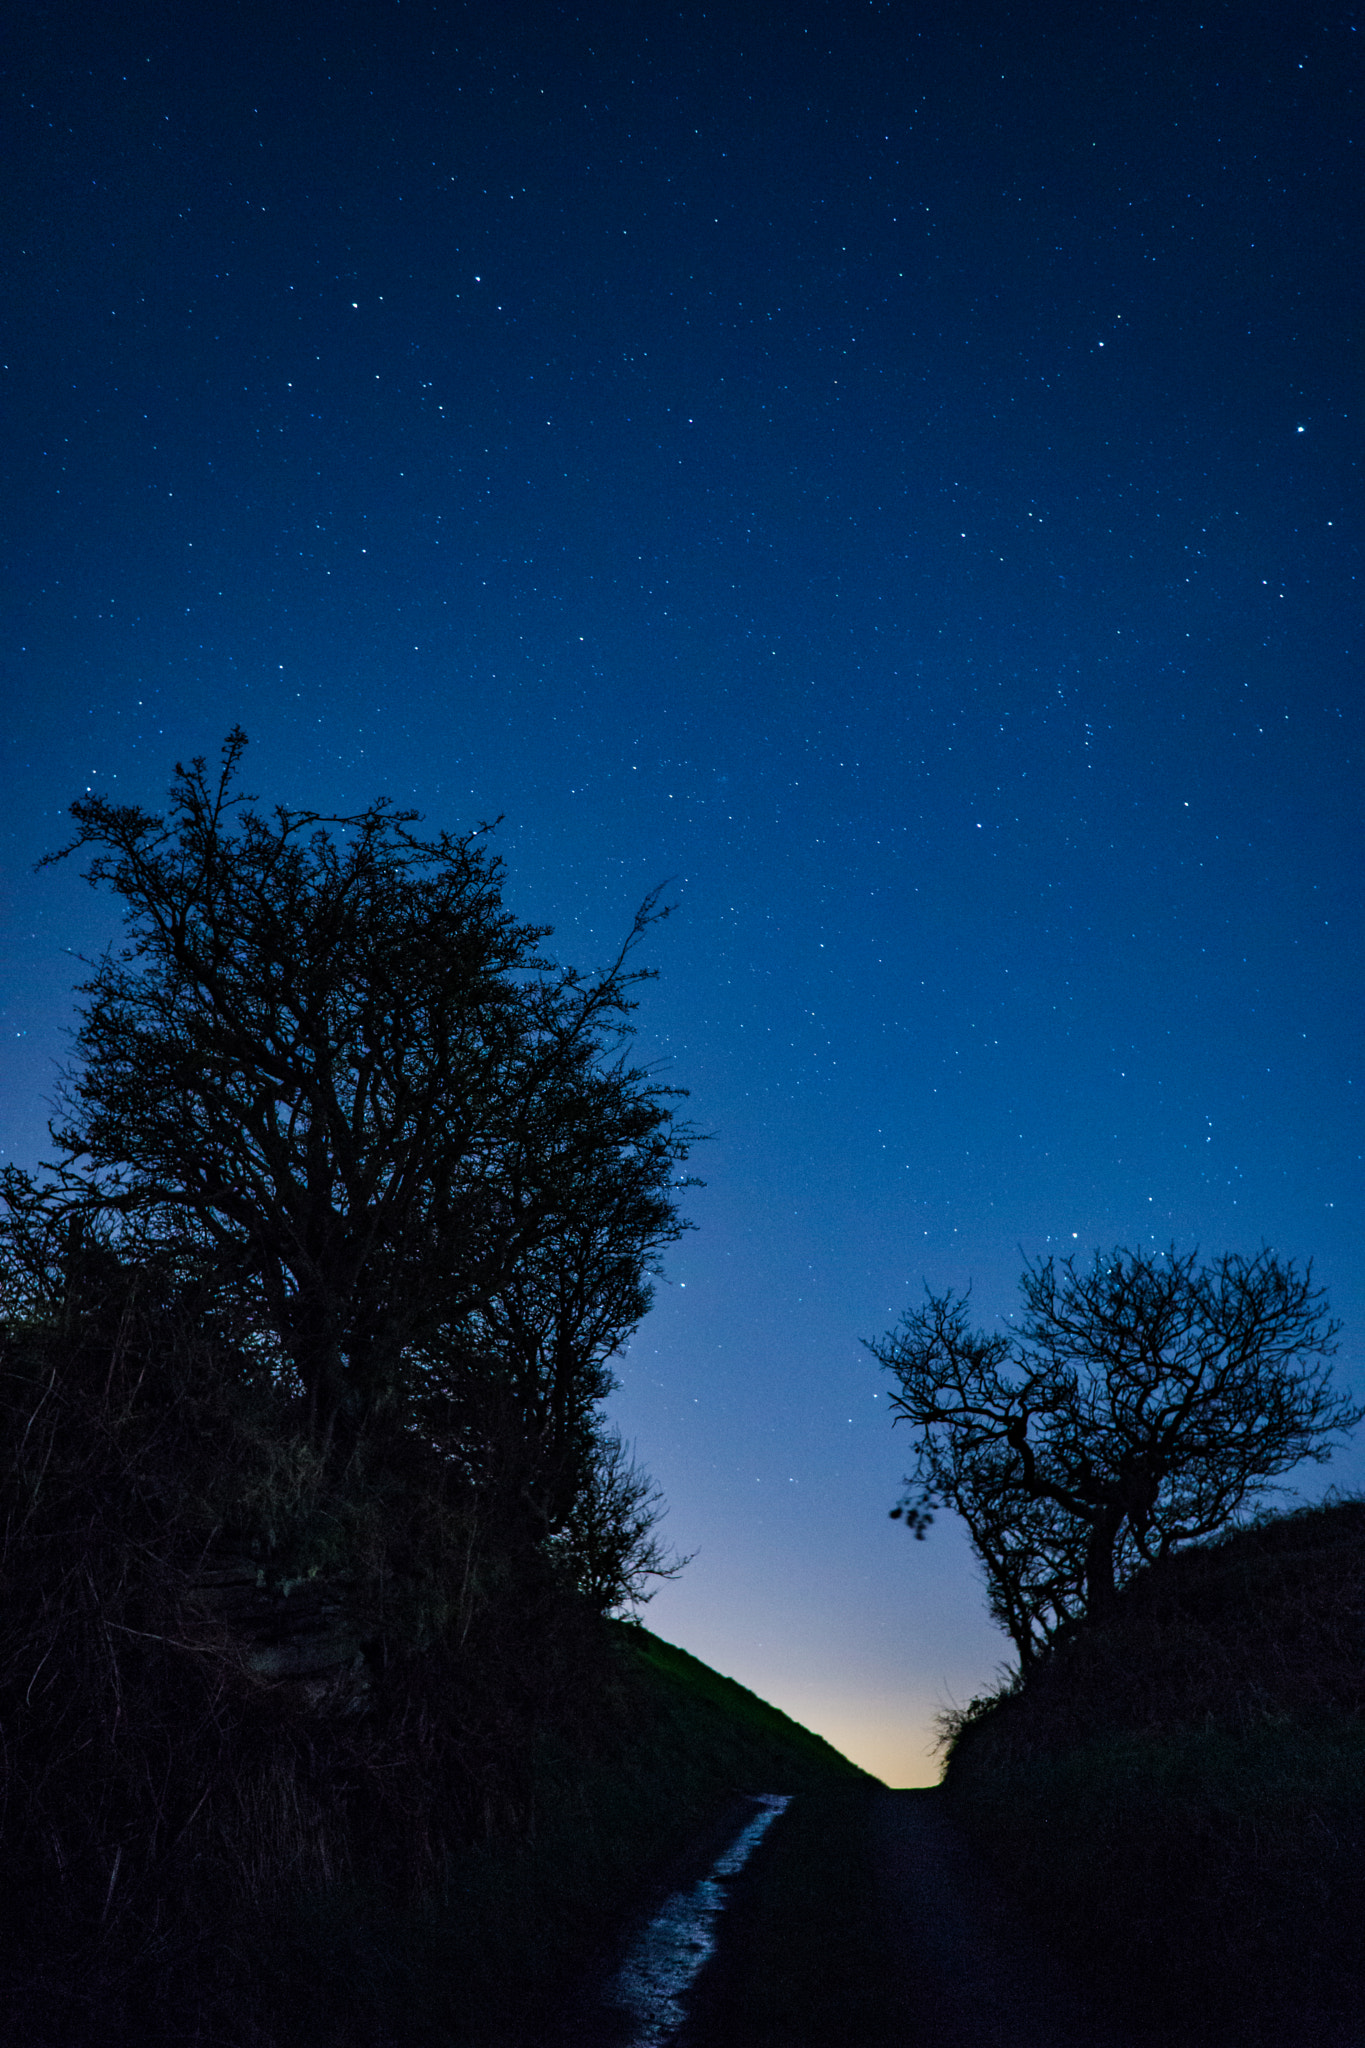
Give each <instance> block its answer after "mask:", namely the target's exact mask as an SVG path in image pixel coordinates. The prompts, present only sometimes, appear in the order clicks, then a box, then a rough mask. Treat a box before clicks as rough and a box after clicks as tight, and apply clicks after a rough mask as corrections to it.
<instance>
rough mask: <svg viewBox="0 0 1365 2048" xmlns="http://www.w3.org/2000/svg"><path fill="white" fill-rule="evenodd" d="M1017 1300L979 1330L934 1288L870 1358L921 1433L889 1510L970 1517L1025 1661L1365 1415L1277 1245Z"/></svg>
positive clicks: (1109, 1269)
mask: <svg viewBox="0 0 1365 2048" xmlns="http://www.w3.org/2000/svg"><path fill="white" fill-rule="evenodd" d="M1020 1287H1021V1291H1022V1293H1023V1297H1024V1303H1025V1313H1024V1316H1023V1318H1022V1320H1021V1322H1020V1324H1019V1326H1018V1328H1017V1329H1014V1330H1011V1331H1009V1332H1008V1333H1006V1332H1004V1331H999V1332H996V1333H995V1334H993V1335H987V1334H985V1333H983V1332H980V1331H974V1330H972V1329H971V1328H970V1327H969V1325H968V1321H967V1297H966V1296H960V1295H954V1294H953V1293H951V1292H948V1293H944V1294H937V1295H936V1294H934V1293H933V1292H932V1291H931V1290H930V1289H928V1288H927V1287H926V1290H925V1297H926V1298H925V1305H924V1307H923V1308H920V1309H916V1310H913V1311H911V1312H910V1313H909V1314H907V1315H906V1316H905V1318H904V1320H903V1321H902V1323H901V1324H900V1326H899V1328H898V1329H896V1330H895V1331H892V1332H890V1333H889V1334H888V1335H887V1336H886V1337H885V1338H883V1339H882V1340H881V1341H880V1342H879V1343H873V1344H869V1346H868V1349H869V1350H870V1351H871V1352H872V1353H873V1355H874V1356H875V1357H876V1358H878V1359H879V1360H880V1361H881V1363H882V1364H883V1365H884V1366H885V1367H886V1368H887V1370H888V1371H889V1372H890V1373H891V1374H892V1375H893V1377H894V1378H895V1380H896V1382H897V1388H898V1391H897V1392H896V1393H895V1394H893V1395H892V1397H891V1405H892V1408H893V1410H894V1411H895V1419H896V1420H897V1421H900V1420H904V1421H907V1422H909V1423H910V1424H911V1425H912V1427H913V1428H914V1429H915V1431H916V1433H917V1438H918V1445H917V1450H918V1455H917V1460H916V1464H915V1468H914V1470H913V1472H912V1473H911V1474H910V1476H909V1478H908V1480H907V1482H906V1483H907V1487H908V1488H909V1489H910V1491H908V1492H907V1494H906V1496H905V1498H904V1499H903V1501H902V1502H901V1505H900V1506H899V1507H898V1508H896V1509H893V1511H892V1512H893V1514H894V1515H896V1516H902V1515H903V1516H904V1517H905V1518H906V1519H907V1521H908V1523H909V1525H910V1527H911V1529H912V1530H913V1532H914V1533H915V1534H916V1535H923V1533H924V1531H925V1529H926V1528H927V1527H928V1526H929V1523H930V1522H931V1521H932V1519H933V1510H934V1509H935V1508H936V1507H939V1506H944V1507H949V1508H952V1509H953V1510H954V1511H955V1512H956V1513H958V1514H959V1515H961V1516H962V1519H963V1520H964V1522H965V1523H966V1525H967V1528H968V1531H969V1532H970V1535H971V1538H972V1543H973V1546H974V1548H975V1550H976V1553H977V1556H978V1557H979V1558H980V1560H981V1563H982V1565H983V1566H984V1568H985V1573H986V1579H987V1584H988V1587H989V1592H990V1600H991V1610H992V1613H993V1614H994V1615H995V1617H996V1619H997V1620H998V1621H999V1622H1000V1623H1001V1625H1002V1626H1003V1627H1004V1628H1006V1629H1007V1630H1008V1632H1009V1634H1010V1636H1011V1638H1012V1639H1013V1641H1014V1644H1015V1647H1016V1649H1017V1650H1018V1652H1019V1658H1020V1663H1021V1666H1023V1667H1026V1666H1028V1665H1029V1664H1030V1663H1032V1662H1033V1661H1034V1659H1035V1658H1036V1657H1037V1655H1038V1653H1039V1651H1040V1650H1041V1649H1042V1648H1043V1647H1045V1645H1046V1644H1047V1642H1048V1641H1049V1640H1051V1638H1052V1636H1053V1635H1055V1633H1056V1631H1057V1630H1058V1629H1059V1628H1061V1627H1062V1626H1064V1625H1065V1624H1066V1623H1068V1622H1072V1621H1076V1620H1078V1619H1080V1618H1082V1617H1090V1618H1095V1617H1099V1616H1103V1615H1104V1614H1105V1613H1106V1612H1108V1610H1109V1609H1110V1608H1111V1607H1112V1605H1113V1602H1114V1599H1115V1595H1116V1592H1117V1589H1118V1587H1119V1586H1120V1585H1121V1584H1122V1582H1123V1581H1124V1580H1125V1579H1126V1578H1127V1577H1128V1576H1130V1575H1131V1573H1132V1572H1133V1571H1134V1570H1135V1569H1136V1568H1137V1566H1138V1565H1139V1564H1141V1563H1143V1562H1150V1561H1151V1560H1153V1559H1155V1558H1158V1557H1161V1556H1164V1555H1165V1554H1166V1553H1167V1552H1169V1551H1171V1550H1174V1549H1177V1548H1179V1547H1181V1546H1182V1545H1184V1544H1188V1543H1193V1542H1196V1541H1198V1540H1199V1539H1200V1538H1204V1537H1209V1536H1212V1535H1215V1534H1216V1533H1217V1532H1218V1531H1220V1530H1222V1529H1224V1528H1225V1527H1226V1526H1227V1525H1228V1524H1229V1523H1230V1522H1231V1521H1232V1520H1233V1519H1234V1518H1235V1517H1236V1516H1237V1515H1238V1514H1239V1513H1240V1512H1241V1511H1242V1510H1243V1509H1244V1508H1246V1507H1247V1506H1248V1505H1249V1504H1252V1503H1254V1502H1256V1501H1257V1500H1259V1499H1261V1498H1262V1497H1263V1496H1264V1494H1265V1492H1266V1490H1267V1483H1268V1482H1269V1481H1270V1480H1272V1479H1273V1478H1275V1477H1276V1476H1277V1475H1279V1474H1281V1473H1284V1472H1287V1471H1289V1470H1290V1469H1291V1468H1292V1467H1294V1466H1296V1465H1298V1464H1300V1463H1302V1462H1303V1461H1304V1460H1307V1459H1312V1460H1315V1461H1317V1462H1321V1461H1323V1460H1324V1459H1326V1458H1328V1457H1329V1456H1330V1455H1331V1447H1330V1444H1329V1441H1328V1439H1329V1438H1331V1437H1334V1436H1336V1435H1337V1434H1338V1433H1339V1432H1341V1431H1344V1430H1348V1429H1352V1428H1354V1426H1355V1425H1356V1423H1357V1422H1359V1421H1360V1420H1361V1418H1362V1416H1365V1407H1358V1406H1356V1405H1355V1404H1354V1403H1352V1402H1351V1401H1349V1400H1348V1399H1346V1398H1345V1397H1344V1396H1343V1395H1340V1394H1337V1393H1336V1392H1334V1391H1333V1389H1332V1387H1331V1385H1330V1367H1329V1366H1328V1364H1327V1363H1326V1361H1327V1360H1328V1359H1329V1358H1330V1357H1331V1355H1332V1354H1333V1352H1334V1351H1335V1349H1336V1345H1335V1341H1334V1340H1335V1337H1336V1334H1337V1331H1338V1328H1339V1325H1337V1324H1335V1323H1333V1322H1332V1321H1331V1319H1330V1316H1329V1313H1328V1309H1327V1304H1326V1300H1325V1297H1324V1295H1323V1293H1322V1291H1321V1289H1315V1288H1314V1287H1313V1285H1312V1267H1311V1265H1309V1266H1308V1267H1307V1268H1306V1269H1305V1270H1304V1271H1302V1272H1300V1271H1299V1270H1298V1269H1297V1268H1296V1266H1295V1265H1294V1263H1293V1261H1292V1260H1289V1261H1282V1260H1280V1259H1279V1258H1278V1257H1276V1255H1275V1254H1274V1253H1273V1252H1271V1251H1269V1250H1264V1249H1263V1250H1262V1251H1261V1252H1259V1253H1258V1254H1257V1256H1256V1257H1255V1258H1254V1259H1245V1258H1242V1257H1240V1256H1238V1255H1237V1254H1235V1253H1229V1254H1227V1255H1225V1256H1224V1257H1222V1258H1220V1259H1218V1260H1216V1261H1215V1262H1214V1263H1213V1264H1212V1265H1208V1266H1201V1265H1200V1264H1199V1263H1198V1254H1197V1253H1196V1252H1190V1253H1187V1254H1183V1255H1182V1254H1180V1253H1178V1252H1177V1251H1176V1250H1175V1248H1174V1247H1172V1248H1171V1250H1170V1251H1168V1252H1166V1253H1164V1254H1160V1255H1157V1254H1149V1253H1147V1252H1144V1251H1136V1252H1133V1251H1126V1250H1123V1249H1116V1250H1115V1251H1113V1252H1110V1253H1105V1254H1101V1253H1096V1255H1095V1258H1094V1260H1093V1263H1092V1264H1091V1266H1090V1267H1089V1268H1088V1269H1087V1270H1078V1269H1077V1265H1076V1262H1075V1260H1074V1259H1066V1260H1064V1261H1063V1262H1062V1264H1061V1266H1060V1268H1059V1267H1058V1266H1057V1264H1056V1263H1055V1262H1054V1261H1053V1260H1052V1259H1045V1260H1041V1261H1039V1262H1038V1263H1037V1264H1035V1265H1030V1266H1027V1267H1026V1268H1025V1271H1024V1274H1023V1277H1022V1280H1021V1282H1020Z"/></svg>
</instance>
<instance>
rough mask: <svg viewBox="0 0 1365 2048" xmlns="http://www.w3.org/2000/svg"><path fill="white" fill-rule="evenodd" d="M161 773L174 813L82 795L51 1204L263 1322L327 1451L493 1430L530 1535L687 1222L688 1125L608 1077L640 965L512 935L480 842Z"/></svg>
mask: <svg viewBox="0 0 1365 2048" xmlns="http://www.w3.org/2000/svg"><path fill="white" fill-rule="evenodd" d="M245 745H246V737H245V734H243V733H242V732H241V731H240V729H239V730H235V731H234V732H233V733H232V734H231V735H230V736H229V738H228V740H227V742H226V744H225V746H224V749H223V755H222V760H221V765H220V768H219V771H218V773H217V774H216V776H210V774H209V773H208V771H207V769H206V766H205V763H204V761H203V760H202V759H196V760H195V761H194V762H193V763H192V764H191V766H190V767H189V768H188V769H186V768H182V767H180V766H177V769H176V774H175V780H174V783H173V785H172V789H171V792H170V796H171V803H170V809H169V812H168V814H167V815H165V816H160V815H155V814H152V813H150V812H147V811H144V810H141V809H139V808H137V807H135V806H133V805H127V804H115V803H111V802H109V801H108V800H107V799H106V798H104V797H102V796H88V797H84V798H82V799H81V800H80V801H79V802H77V803H75V804H73V806H72V815H73V817H74V818H75V820H76V823H77V827H78V830H77V832H76V835H75V837H74V838H73V840H72V841H71V843H70V844H69V845H68V846H66V847H65V848H63V849H62V850H61V852H60V853H58V854H54V855H51V856H49V858H50V859H54V860H56V859H63V858H66V857H67V856H69V855H71V854H73V853H76V852H78V851H80V850H83V849H86V848H92V849H94V858H93V860H92V861H91V863H90V865H89V867H88V868H87V870H86V876H87V879H88V880H89V881H90V883H91V884H92V886H94V887H97V888H98V887H105V888H109V889H112V890H113V892H114V893H115V894H116V895H117V896H119V897H120V898H121V899H122V901H123V904H124V906H125V908H124V916H125V924H126V927H127V937H126V942H125V943H124V945H123V946H122V948H121V949H120V950H117V951H111V952H110V953H108V954H106V956H105V957H104V958H103V959H102V960H101V961H100V962H99V963H98V965H97V966H96V968H95V971H94V973H93V975H92V976H91V978H90V979H89V980H88V981H86V982H85V984H84V985H83V987H82V988H81V990H80V994H81V996H82V997H83V999H84V1000H83V1007H82V1010H81V1013H80V1015H81V1021H80V1027H79V1030H78V1033H77V1037H76V1050H77V1055H78V1058H77V1060H76V1062H75V1064H74V1065H73V1067H72V1070H71V1071H70V1073H69V1075H68V1076H67V1078H66V1082H65V1087H64V1096H63V1103H62V1108H63V1115H62V1117H61V1120H60V1121H59V1122H58V1123H57V1124H56V1125H54V1127H53V1136H54V1140H55V1142H56V1143H57V1144H58V1145H59V1146H60V1147H61V1148H62V1153H63V1157H62V1160H61V1161H60V1164H59V1173H60V1186H61V1192H62V1198H63V1199H64V1200H66V1201H70V1202H75V1203H77V1204H80V1203H84V1204H86V1205H87V1206H89V1207H92V1208H96V1209H99V1210H101V1211H102V1212H104V1213H105V1214H106V1215H107V1214H109V1213H111V1212H113V1213H116V1214H117V1215H118V1216H120V1217H121V1218H122V1219H123V1223H124V1228H125V1230H126V1232H127V1233H128V1234H129V1235H130V1236H131V1237H132V1238H133V1239H137V1238H138V1237H139V1235H140V1237H141V1239H142V1240H143V1241H146V1242H154V1243H156V1244H157V1245H159V1246H160V1247H161V1248H162V1250H163V1252H165V1251H166V1250H167V1248H172V1249H173V1251H174V1253H175V1255H177V1256H179V1257H180V1258H181V1259H182V1261H183V1262H185V1263H187V1264H188V1265H190V1266H194V1267H197V1269H198V1270H199V1271H201V1272H202V1273H205V1274H207V1275H209V1276H210V1277H211V1281H212V1284H213V1285H214V1286H216V1287H219V1288H222V1289H227V1290H229V1291H232V1292H234V1293H235V1294H236V1295H237V1296H238V1297H240V1298H244V1299H247V1300H248V1301H250V1302H253V1303H254V1304H255V1306H256V1309H257V1312H258V1315H259V1320H260V1325H261V1329H262V1332H263V1339H264V1338H269V1339H273V1340H275V1341H277V1342H278V1345H279V1346H280V1347H281V1350H282V1352H283V1355H284V1356H285V1358H287V1360H288V1362H289V1365H290V1366H291V1367H292V1369H293V1371H294V1372H295V1373H296V1374H297V1379H298V1383H299V1384H300V1386H301V1388H302V1390H303V1392H304V1394H305V1395H306V1397H307V1401H308V1403H309V1405H310V1408H311V1411H312V1414H313V1416H314V1419H315V1424H316V1427H317V1429H318V1431H319V1433H320V1435H321V1436H322V1437H323V1438H324V1439H326V1440H330V1439H331V1438H333V1437H337V1438H339V1439H341V1440H345V1439H348V1438H353V1437H354V1436H355V1434H356V1433H358V1432H359V1431H362V1430H370V1431H373V1430H374V1429H376V1428H378V1429H381V1430H382V1429H385V1428H388V1429H392V1428H403V1429H410V1428H412V1427H418V1428H420V1429H422V1430H423V1431H424V1432H425V1433H427V1434H428V1436H432V1435H433V1434H434V1435H435V1437H436V1438H437V1440H439V1441H441V1443H442V1446H443V1448H445V1449H447V1450H448V1451H449V1453H450V1454H451V1455H453V1456H457V1457H459V1456H465V1455H468V1454H471V1453H472V1452H474V1451H475V1450H476V1449H477V1442H478V1440H480V1438H481V1437H482V1440H483V1441H484V1445H485V1448H487V1441H488V1440H489V1439H490V1436H491V1435H492V1434H496V1432H497V1430H498V1429H501V1430H503V1432H504V1433H506V1432H508V1431H509V1430H510V1432H511V1433H512V1435H513V1436H515V1437H516V1438H517V1441H518V1444H519V1449H520V1456H521V1459H522V1463H523V1464H524V1465H525V1467H526V1471H525V1474H524V1478H525V1484H526V1486H527V1488H528V1490H529V1491H528V1497H529V1495H534V1496H535V1501H534V1508H535V1512H536V1513H537V1514H538V1515H539V1516H540V1519H541V1521H542V1523H543V1524H544V1525H545V1526H546V1527H548V1528H553V1527H554V1526H556V1525H557V1524H559V1523H562V1521H563V1519H564V1516H565V1514H566V1512H567V1507H568V1501H567V1499H566V1497H565V1492H566V1489H567V1491H568V1494H569V1495H571V1493H572V1488H573V1485H574V1484H575V1483H576V1480H575V1470H576V1472H577V1475H578V1476H579V1477H581V1476H582V1475H584V1474H586V1473H587V1472H588V1471H589V1469H590V1467H591V1463H592V1456H593V1450H592V1444H593V1427H594V1425H593V1423H592V1419H591V1417H592V1411H593V1408H594V1405H595V1404H596V1403H597V1402H598V1401H599V1400H600V1398H601V1396H602V1394H603V1393H604V1391H605V1390H606V1389H607V1387H608V1385H609V1384H610V1381H609V1376H608V1373H607V1368H606V1360H607V1359H608V1357H609V1356H610V1355H611V1353H612V1352H613V1351H614V1350H616V1349H617V1348H618V1347H619V1346H620V1344H621V1343H622V1342H623V1340H624V1339H625V1337H626V1336H627V1335H628V1333H629V1332H630V1330H631V1329H633V1327H634V1326H635V1324H636V1323H637V1322H638V1321H639V1319H640V1317H641V1316H642V1315H643V1313H644V1312H645V1309H646V1308H647V1306H648V1303H649V1299H650V1283H649V1275H650V1274H651V1272H652V1271H653V1270H654V1268H655V1266H656V1263H657V1257H658V1253H659V1251H660V1249H661V1247H662V1246H664V1245H666V1244H667V1243H669V1242H671V1241H672V1240H673V1239H675V1238H676V1237H677V1236H678V1235H679V1233H680V1232H681V1230H682V1229H683V1228H684V1227H685V1226H684V1224H683V1223H682V1221H681V1219H680V1218H679V1215H678V1212H677V1206H676V1193H677V1190H678V1188H679V1186H680V1185H681V1183H680V1181H679V1177H678V1169H679V1166H680V1164H681V1162H682V1161H683V1160H684V1159H685V1158H686V1155H687V1151H688V1146H689V1142H690V1139H691V1135H692V1134H691V1133H690V1131H689V1130H688V1129H687V1128H686V1127H684V1126H682V1125H680V1124H679V1123H678V1122H677V1121H676V1120H675V1118H674V1114H673V1110H672V1108H671V1106H670V1098H671V1097H673V1096H675V1095H676V1094H678V1093H679V1092H680V1091H677V1090H673V1089H668V1088H664V1087H661V1086H659V1085H658V1084H657V1083H655V1082H654V1081H653V1080H651V1079H650V1077H649V1076H648V1075H647V1074H646V1073H645V1072H644V1071H643V1070H642V1069H640V1068H638V1067H631V1066H629V1065H628V1064H627V1063H626V1061H625V1058H624V1041H625V1039H626V1037H627V1036H628V1034H629V1030H630V1025H629V1015H630V1012H631V1011H632V1009H633V1008H634V1006H635V1005H634V997H633V991H634V989H635V988H636V986H637V984H638V983H639V982H640V981H641V980H642V979H645V978H647V971H646V970H642V969H639V968H636V967H634V966H632V965H631V964H630V962H631V956H632V955H633V953H634V950H635V948H636V947H637V945H638V944H639V942H640V940H641V939H642V937H643V936H644V934H645V932H646V931H647V930H648V929H649V927H650V926H651V925H652V924H653V923H654V922H655V921H656V920H657V919H658V918H659V917H660V916H662V915H663V914H664V913H663V912H662V911H660V910H658V908H657V907H656V899H655V898H653V897H651V898H650V899H649V900H648V901H647V902H646V903H645V904H644V906H643V907H642V908H641V910H640V911H639V913H638V914H637V916H636V918H635V921H634V924H633V926H632V928H631V931H630V933H629V935H628V937H627V939H626V941H625V943H624V945H623V946H622V947H621V949H620V951H619V953H618V954H617V956H616V959H615V960H614V961H613V963H612V964H611V966H610V967H609V968H608V969H607V970H606V971H605V972H604V973H601V974H599V975H595V976H584V975H581V974H580V973H578V972H577V971H576V970H574V969H572V968H561V967H556V966H554V965H552V964H551V963H550V962H548V961H547V960H546V959H544V958H543V957H542V955H541V953H540V951H539V947H540V943H541V941H542V940H543V939H544V938H545V937H546V936H547V935H548V929H549V928H548V927H546V926H538V925H529V924H521V923H518V922H517V921H516V920H515V919H514V918H513V917H512V916H511V914H510V913H509V912H508V911H507V910H506V909H505V907H504V905H503V902H502V894H501V889H502V879H503V870H502V866H501V863H500V862H499V861H498V860H497V859H496V857H495V856H494V855H493V854H492V853H491V852H490V851H489V850H488V849H487V847H486V845H485V843H484V836H483V828H481V830H480V831H479V832H476V833H469V834H467V835H465V836H463V837H460V838H454V837H452V836H451V835H449V834H448V833H442V834H440V835H439V836H438V837H437V838H435V839H423V838H420V837H418V836H417V834H416V832H415V831H414V829H413V828H414V826H415V824H416V823H417V814H416V813H415V812H411V811H397V810H394V809H393V808H391V807H390V805H389V804H388V802H387V801H386V800H381V801H379V802H376V803H374V804H372V805H370V806H369V807H368V808H367V809H365V810H363V811H359V812H356V813H354V814H352V815H348V816H324V815H323V814H320V813H318V812H314V811H291V810H287V809H285V808H284V807H283V806H279V807H276V808H275V809H274V810H273V812H271V813H270V814H269V815H268V816H267V815H263V814H262V813H261V812H259V811H258V810H256V809H254V808H252V806H253V804H254V802H255V799H253V798H250V797H248V796H246V795H244V794H243V793H242V792H241V791H240V790H239V789H238V788H237V787H236V776H237V771H238V768H239V764H240V761H241V756H242V752H243V749H244V748H245Z"/></svg>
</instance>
